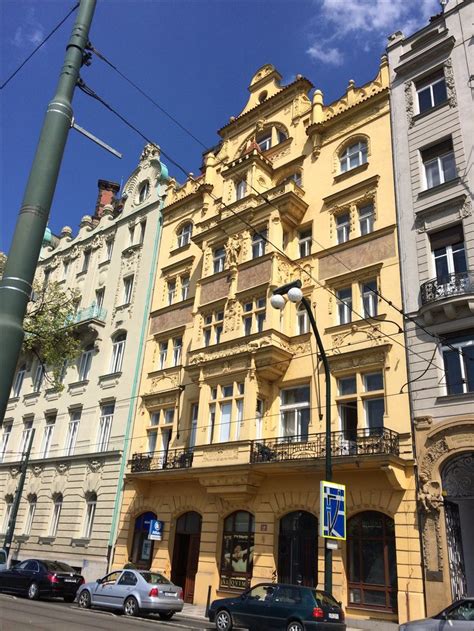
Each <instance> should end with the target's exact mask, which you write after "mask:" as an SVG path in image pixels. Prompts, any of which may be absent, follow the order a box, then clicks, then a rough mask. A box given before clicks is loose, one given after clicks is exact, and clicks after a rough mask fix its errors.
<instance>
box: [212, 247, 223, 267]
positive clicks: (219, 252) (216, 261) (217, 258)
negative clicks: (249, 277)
mask: <svg viewBox="0 0 474 631" xmlns="http://www.w3.org/2000/svg"><path fill="white" fill-rule="evenodd" d="M212 268H213V273H214V274H218V273H219V272H223V271H224V269H225V249H224V248H222V247H221V248H214V250H213V252H212Z"/></svg>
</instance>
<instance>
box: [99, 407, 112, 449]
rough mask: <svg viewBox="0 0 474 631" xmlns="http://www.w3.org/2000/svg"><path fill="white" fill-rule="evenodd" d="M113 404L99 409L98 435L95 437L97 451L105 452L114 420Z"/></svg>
mask: <svg viewBox="0 0 474 631" xmlns="http://www.w3.org/2000/svg"><path fill="white" fill-rule="evenodd" d="M114 413H115V404H114V403H107V404H105V405H102V406H101V408H100V419H99V433H98V436H97V451H107V448H108V446H109V440H110V433H111V431H112V423H113V420H114Z"/></svg>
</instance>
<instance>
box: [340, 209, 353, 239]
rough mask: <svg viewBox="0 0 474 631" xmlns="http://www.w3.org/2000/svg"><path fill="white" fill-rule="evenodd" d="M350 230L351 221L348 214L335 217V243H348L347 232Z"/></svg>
mask: <svg viewBox="0 0 474 631" xmlns="http://www.w3.org/2000/svg"><path fill="white" fill-rule="evenodd" d="M350 229H351V221H350V215H349V213H344V214H343V215H339V216H338V217H336V232H337V242H338V243H345V242H346V241H349V232H350Z"/></svg>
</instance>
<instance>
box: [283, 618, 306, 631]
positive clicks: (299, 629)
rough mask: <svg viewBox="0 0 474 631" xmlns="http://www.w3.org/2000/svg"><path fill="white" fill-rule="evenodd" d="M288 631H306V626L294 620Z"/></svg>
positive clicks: (287, 628) (290, 623)
mask: <svg viewBox="0 0 474 631" xmlns="http://www.w3.org/2000/svg"><path fill="white" fill-rule="evenodd" d="M286 631H304V626H303V624H302V623H301V622H298V620H292V621H291V622H289V623H288V626H287V627H286Z"/></svg>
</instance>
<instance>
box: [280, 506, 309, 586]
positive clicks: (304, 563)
mask: <svg viewBox="0 0 474 631" xmlns="http://www.w3.org/2000/svg"><path fill="white" fill-rule="evenodd" d="M278 581H279V582H280V583H290V584H292V585H306V586H307V587H316V585H317V584H318V520H317V519H316V517H315V516H314V515H312V514H311V513H308V512H306V511H295V512H293V513H288V514H287V515H285V516H284V517H282V518H281V519H280V534H279V539H278Z"/></svg>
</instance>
